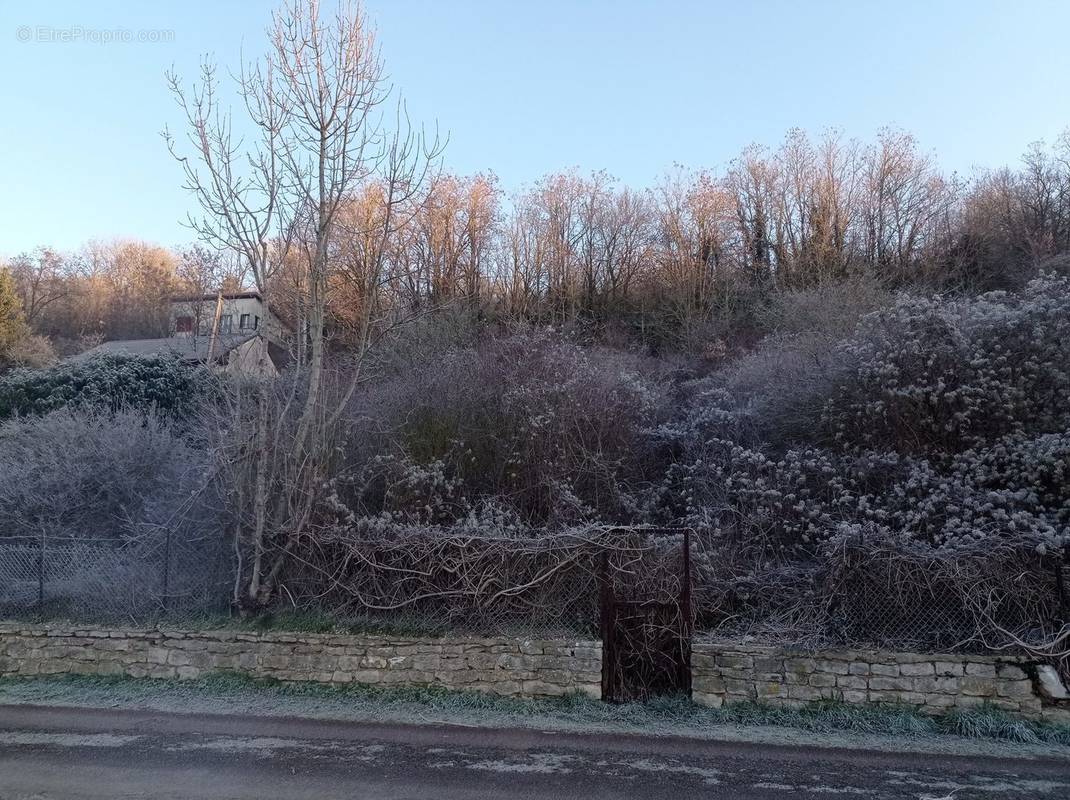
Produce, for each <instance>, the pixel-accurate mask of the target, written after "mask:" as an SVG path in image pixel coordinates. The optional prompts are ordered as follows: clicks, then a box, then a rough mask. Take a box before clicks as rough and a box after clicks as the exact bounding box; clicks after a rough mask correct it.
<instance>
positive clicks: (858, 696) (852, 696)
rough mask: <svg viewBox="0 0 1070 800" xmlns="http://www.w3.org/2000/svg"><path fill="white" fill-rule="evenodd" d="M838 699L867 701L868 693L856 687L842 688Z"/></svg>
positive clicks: (851, 701)
mask: <svg viewBox="0 0 1070 800" xmlns="http://www.w3.org/2000/svg"><path fill="white" fill-rule="evenodd" d="M840 699H842V700H843V702H845V703H867V702H869V693H868V692H865V691H860V690H858V689H844V690H843V691H842V692H840Z"/></svg>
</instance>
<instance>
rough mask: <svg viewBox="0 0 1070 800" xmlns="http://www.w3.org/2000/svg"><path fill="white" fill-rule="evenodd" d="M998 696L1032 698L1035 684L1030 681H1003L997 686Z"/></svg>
mask: <svg viewBox="0 0 1070 800" xmlns="http://www.w3.org/2000/svg"><path fill="white" fill-rule="evenodd" d="M1023 674H1024V673H1023ZM996 694H997V695H998V696H999V697H1032V696H1033V683H1032V681H1030V680H1028V679H1025V680H1019V681H1007V680H1001V681H999V683H998V684H997V685H996Z"/></svg>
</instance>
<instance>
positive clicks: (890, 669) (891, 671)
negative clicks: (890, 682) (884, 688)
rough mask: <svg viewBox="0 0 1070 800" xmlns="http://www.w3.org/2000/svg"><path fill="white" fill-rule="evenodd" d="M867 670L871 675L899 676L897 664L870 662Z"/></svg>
mask: <svg viewBox="0 0 1070 800" xmlns="http://www.w3.org/2000/svg"><path fill="white" fill-rule="evenodd" d="M869 671H870V674H872V675H879V676H881V677H883V678H895V677H898V676H899V665H898V664H870V665H869Z"/></svg>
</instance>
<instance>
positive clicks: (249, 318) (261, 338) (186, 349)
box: [75, 291, 292, 378]
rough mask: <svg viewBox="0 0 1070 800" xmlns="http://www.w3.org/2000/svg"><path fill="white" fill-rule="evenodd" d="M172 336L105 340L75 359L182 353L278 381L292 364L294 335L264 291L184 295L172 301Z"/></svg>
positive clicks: (214, 365)
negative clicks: (267, 303)
mask: <svg viewBox="0 0 1070 800" xmlns="http://www.w3.org/2000/svg"><path fill="white" fill-rule="evenodd" d="M168 332H169V335H168V336H165V337H161V338H156V339H125V340H118V341H112V342H104V343H103V344H101V345H98V346H97V347H94V348H92V349H90V350H87V351H86V352H84V353H81V354H79V355H77V356H75V360H83V359H87V358H92V357H93V356H96V355H100V354H104V353H125V354H128V355H141V356H148V355H164V354H171V355H176V356H178V357H179V358H181V359H183V360H186V361H191V362H199V363H202V364H207V365H208V366H209V367H211V368H212V369H215V370H218V371H221V372H227V373H230V374H234V375H243V376H245V377H251V378H252V377H258V378H259V377H263V378H273V377H276V376H277V375H278V374H279V371H280V370H281V369H282V368H283V367H284V366H285V365H286V364H287V363H288V360H289V345H290V341H291V340H292V333H291V332H290V330H289V328H288V327H287V326H286V324H285V323H284V322H283V321H282V320H281V319H279V317H277V316H276V315H275V314H274V313H272V312H271V311H269V310H267V309H265V308H264V301H263V298H262V297H261V296H260V294H259V292H255V291H243V292H229V293H219V294H213V295H182V296H177V297H174V298H172V299H171V309H170V316H169V325H168Z"/></svg>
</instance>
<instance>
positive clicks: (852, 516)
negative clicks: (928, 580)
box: [658, 277, 1070, 555]
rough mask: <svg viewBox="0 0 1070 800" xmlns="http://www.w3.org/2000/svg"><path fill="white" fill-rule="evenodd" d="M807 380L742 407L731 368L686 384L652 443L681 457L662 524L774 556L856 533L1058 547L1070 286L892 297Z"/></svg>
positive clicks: (1063, 536)
mask: <svg viewBox="0 0 1070 800" xmlns="http://www.w3.org/2000/svg"><path fill="white" fill-rule="evenodd" d="M752 358H753V359H758V363H759V364H763V365H764V364H769V363H776V360H775V359H774V358H773V357H772V356H771V354H770V352H768V351H760V352H759V354H757V355H756V356H753V357H752ZM814 369H815V371H816V372H818V373H819V374H818V376H817V377H813V376H811V378H810V379H809V380H801V379H800V377H799V376H798V375H796V374H792V373H791V372H788V374H787V375H786V378H785V376H784V375H782V374H781V373H780V372H777V371H772V372H771V373H770V375H769V377H770V380H768V382H767V383H766V384H765V385H764V386H763V387H762V389H763V390H764V395H763V394H762V393H761V392H759V393H757V394H755V393H750V394H747V395H745V396H741V395H740V386H741V381H740V374H741V373H746V372H747V369H746V368H745V367H739V366H737V367H736V368H735V369H734V370H730V371H728V372H727V373H726V374H724V375H718V376H715V377H714V378H711V379H706V380H703V381H699V382H697V383H695V384H693V385H692V386H691V388H690V399H689V401H688V403H687V404H686V406H685V409H684V410H683V412H682V413H681V415H680V417H679V418H678V419H677V420H675V421H674V422H672V423H670V424H668V425H664V426H662V427H661V428H660V429H659V431H658V435H659V436H660V437H661V439H662V440H663V441H665V442H669V443H672V445H673V446H674V447H675V448H676V449H677V450H678V451H680V452H681V453H683V454H685V455H683V456H682V457H681V458H679V459H678V460H677V462H676V463H675V464H673V465H672V466H671V467H670V469H669V472H668V475H667V478H666V484H665V486H664V487H663V491H662V500H663V507H664V508H665V509H666V512H665V513H666V514H667V515H668V516H670V517H672V518H675V519H678V520H682V521H686V522H687V523H689V524H694V525H699V526H712V527H714V528H716V529H718V530H721V531H722V533H723V534H724V535H725V536H726V537H728V539H730V540H731V541H733V542H737V543H739V544H740V545H741V546H743V547H745V548H750V549H752V550H754V551H755V552H776V553H781V554H783V553H784V552H785V551H797V552H800V553H806V554H809V555H814V554H816V553H817V552H819V550H820V545H821V543H822V542H825V541H828V540H833V539H835V538H836V537H837V536H839V535H841V534H842V532H843V531H845V530H856V529H857V527H858V526H860V525H865V526H867V529H868V530H872V529H874V528H873V526H876V527H875V529H877V530H881V531H886V532H893V533H894V534H895V535H896V536H897V537H899V538H900V540H901V541H904V542H911V543H914V544H915V545H924V546H928V547H935V548H947V547H951V548H954V547H960V546H967V545H970V544H977V543H978V542H980V541H982V540H984V539H986V538H990V537H998V538H1000V539H1004V540H1006V539H1011V540H1014V541H1016V542H1019V543H1021V544H1023V545H1027V546H1029V547H1034V548H1040V549H1042V550H1046V551H1053V550H1058V549H1060V548H1062V547H1065V546H1066V545H1068V544H1070V480H1068V478H1070V474H1068V472H1067V469H1068V468H1067V458H1068V456H1070V451H1068V450H1067V445H1068V443H1070V439H1068V437H1070V399H1068V398H1070V283H1068V282H1067V281H1066V280H1065V279H1057V278H1050V277H1049V278H1040V279H1037V280H1035V281H1033V282H1032V283H1030V284H1029V286H1028V287H1027V288H1026V290H1025V291H1024V292H1023V293H1022V294H1021V295H1019V296H1013V295H1007V294H1002V293H1000V294H991V295H985V296H983V297H981V298H978V299H976V300H962V301H958V302H953V303H948V302H940V301H939V300H935V299H932V300H928V299H918V298H903V299H901V300H900V301H899V302H897V303H896V304H895V305H894V306H892V307H891V308H889V309H887V310H885V311H881V312H877V313H875V314H873V315H871V316H869V317H867V318H866V319H865V320H864V321H863V323H862V325H861V326H860V328H859V330H858V332H857V333H856V334H855V335H854V336H852V337H849V338H848V339H847V340H845V341H844V342H843V343H841V344H840V345H838V346H837V347H835V348H834V349H833V350H832V351H831V352H830V353H829V354H828V359H827V362H826V364H824V365H821V364H820V363H815V366H814ZM789 381H790V383H789ZM742 385H744V386H746V387H748V388H749V389H752V390H753V389H754V387H755V386H756V382H755V381H754V380H748V381H746V382H744V383H743V384H742ZM771 412H772V413H776V414H778V417H777V418H776V419H774V420H771V421H770V420H767V419H765V418H764V415H767V414H769V413H771ZM770 431H773V432H775V433H776V434H777V435H776V436H770V435H768V434H769V432H770Z"/></svg>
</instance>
